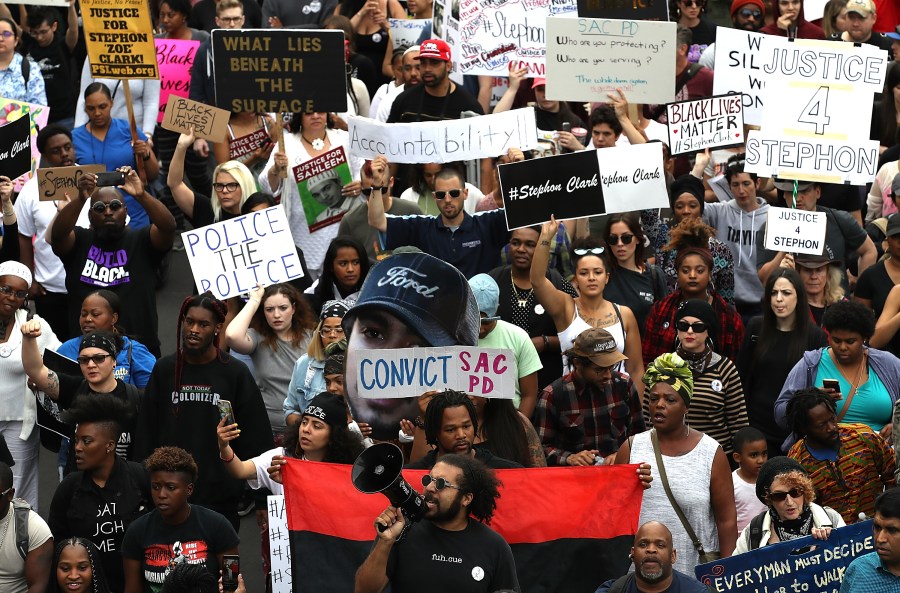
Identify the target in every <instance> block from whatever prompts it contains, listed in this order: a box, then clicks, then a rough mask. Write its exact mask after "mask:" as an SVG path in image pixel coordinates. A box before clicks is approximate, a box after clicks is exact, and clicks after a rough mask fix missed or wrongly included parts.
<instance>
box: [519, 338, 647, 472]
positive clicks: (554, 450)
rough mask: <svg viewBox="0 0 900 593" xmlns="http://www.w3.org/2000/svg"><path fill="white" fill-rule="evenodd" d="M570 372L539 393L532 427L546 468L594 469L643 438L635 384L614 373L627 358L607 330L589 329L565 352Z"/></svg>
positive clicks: (642, 425)
mask: <svg viewBox="0 0 900 593" xmlns="http://www.w3.org/2000/svg"><path fill="white" fill-rule="evenodd" d="M566 356H568V358H569V364H570V365H571V366H572V372H570V373H569V374H568V375H565V376H564V377H561V378H559V379H557V380H556V381H554V382H553V383H551V384H550V385H549V386H548V387H547V388H545V389H544V391H543V393H541V397H540V399H539V400H538V405H537V410H535V414H534V424H535V427H536V428H537V430H538V436H540V438H541V444H542V445H543V447H544V454H545V455H546V456H547V465H594V464H596V463H602V458H605V457H609V456H610V455H612V454H613V453H615V452H616V451H617V450H618V449H619V446H620V445H621V444H622V443H624V442H625V440H626V439H627V438H628V437H629V436H631V435H634V434H637V433H639V432H643V431H644V430H645V429H646V427H645V426H644V418H643V415H642V413H641V400H640V398H639V396H638V392H637V389H636V388H635V386H634V383H633V382H632V381H631V379H630V378H629V377H628V375H624V374H622V373H619V372H616V371H614V370H613V367H614V366H616V364H618V363H619V362H620V361H622V360H625V359H626V358H627V357H626V356H625V355H624V354H622V353H621V352H619V351H618V349H617V348H616V341H615V338H613V337H612V334H610V333H609V332H608V331H606V330H605V329H599V328H591V329H588V330H585V331H583V332H581V334H579V336H578V337H577V338H575V343H574V344H573V345H572V348H570V349H569V350H568V351H567V352H566Z"/></svg>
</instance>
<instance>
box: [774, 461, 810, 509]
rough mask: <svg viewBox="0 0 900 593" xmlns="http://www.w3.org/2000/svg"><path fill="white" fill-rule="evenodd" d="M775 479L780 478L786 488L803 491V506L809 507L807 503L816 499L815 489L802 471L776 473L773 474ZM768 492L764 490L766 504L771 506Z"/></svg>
mask: <svg viewBox="0 0 900 593" xmlns="http://www.w3.org/2000/svg"><path fill="white" fill-rule="evenodd" d="M775 480H781V481H782V482H784V483H785V486H787V487H788V488H799V489H800V490H801V491H802V492H803V505H804V507H809V504H810V503H811V502H814V501H815V500H816V489H815V488H814V487H813V483H812V480H810V479H809V476H808V475H806V474H805V473H803V472H799V471H797V470H791V471H788V472H784V473H783V474H778V475H777V476H775ZM775 480H772V482H773V483H774V481H775ZM770 488H771V486H770ZM770 492H771V491H770V490H767V491H766V504H768V505H769V506H772V499H771V498H770V497H769V493H770Z"/></svg>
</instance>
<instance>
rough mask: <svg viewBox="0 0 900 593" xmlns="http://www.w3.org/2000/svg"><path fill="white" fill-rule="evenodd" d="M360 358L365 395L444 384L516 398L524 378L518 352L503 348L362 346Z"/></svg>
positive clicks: (414, 393) (415, 393)
mask: <svg viewBox="0 0 900 593" xmlns="http://www.w3.org/2000/svg"><path fill="white" fill-rule="evenodd" d="M357 360H358V362H357V368H356V371H357V372H356V386H357V389H358V390H359V394H360V395H361V396H362V397H363V398H366V399H385V398H390V399H395V398H404V397H419V396H420V395H422V394H423V393H425V392H426V391H435V390H442V389H455V390H456V391H463V392H465V393H470V394H472V395H479V396H481V397H493V398H502V399H512V397H513V395H514V394H515V392H516V384H517V382H518V380H519V379H518V376H519V374H518V371H517V369H516V358H515V355H514V354H513V353H512V351H511V350H505V349H500V348H478V347H474V346H451V347H448V348H404V349H402V350H360V351H359V354H358V358H357Z"/></svg>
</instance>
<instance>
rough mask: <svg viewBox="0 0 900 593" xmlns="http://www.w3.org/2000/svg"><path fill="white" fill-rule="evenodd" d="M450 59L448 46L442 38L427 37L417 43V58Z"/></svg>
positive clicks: (444, 60)
mask: <svg viewBox="0 0 900 593" xmlns="http://www.w3.org/2000/svg"><path fill="white" fill-rule="evenodd" d="M425 58H431V59H432V60H441V61H443V62H449V61H450V46H449V45H447V42H446V41H444V40H443V39H429V40H428V41H424V42H422V43H421V44H420V45H419V59H420V60H422V59H425Z"/></svg>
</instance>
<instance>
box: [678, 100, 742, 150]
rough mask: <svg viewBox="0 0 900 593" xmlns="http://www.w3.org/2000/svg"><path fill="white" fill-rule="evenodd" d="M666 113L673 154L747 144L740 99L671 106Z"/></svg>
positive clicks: (684, 102) (688, 102)
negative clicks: (745, 142)
mask: <svg viewBox="0 0 900 593" xmlns="http://www.w3.org/2000/svg"><path fill="white" fill-rule="evenodd" d="M666 110H667V114H668V126H669V146H670V147H671V149H672V154H681V153H683V152H692V151H695V150H703V149H705V148H712V147H722V146H735V145H737V144H743V143H744V117H743V109H742V98H741V95H725V96H723V97H707V98H704V99H697V100H696V101H682V102H679V103H670V104H669V105H667V106H666Z"/></svg>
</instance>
